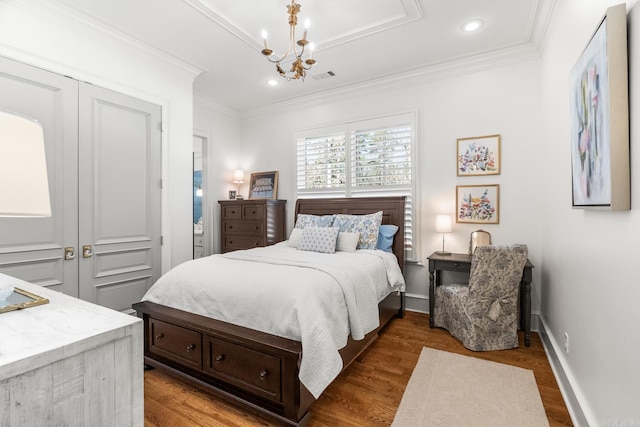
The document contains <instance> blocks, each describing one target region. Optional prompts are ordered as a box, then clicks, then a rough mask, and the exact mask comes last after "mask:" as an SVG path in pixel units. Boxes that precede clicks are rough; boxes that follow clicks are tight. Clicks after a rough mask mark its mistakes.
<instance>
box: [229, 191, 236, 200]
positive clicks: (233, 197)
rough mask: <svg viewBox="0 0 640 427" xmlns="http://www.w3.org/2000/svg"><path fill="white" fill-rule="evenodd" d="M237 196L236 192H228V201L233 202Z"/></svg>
mask: <svg viewBox="0 0 640 427" xmlns="http://www.w3.org/2000/svg"><path fill="white" fill-rule="evenodd" d="M237 195H238V191H237V190H229V200H235V199H236V196H237Z"/></svg>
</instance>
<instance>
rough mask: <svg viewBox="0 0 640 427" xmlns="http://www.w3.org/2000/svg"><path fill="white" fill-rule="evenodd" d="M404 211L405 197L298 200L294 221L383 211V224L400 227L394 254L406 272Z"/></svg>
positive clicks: (395, 240)
mask: <svg viewBox="0 0 640 427" xmlns="http://www.w3.org/2000/svg"><path fill="white" fill-rule="evenodd" d="M404 209H405V197H404V196H397V197H355V198H344V197H343V198H337V199H298V200H297V201H296V212H295V217H294V221H295V220H297V219H298V215H299V214H309V215H331V214H339V213H341V214H350V215H366V214H370V213H375V212H378V211H382V223H383V224H393V225H396V226H398V233H397V234H396V236H395V238H394V240H393V247H392V250H393V253H394V254H395V255H396V257H397V258H398V264H400V268H401V269H402V271H404V214H405V212H404Z"/></svg>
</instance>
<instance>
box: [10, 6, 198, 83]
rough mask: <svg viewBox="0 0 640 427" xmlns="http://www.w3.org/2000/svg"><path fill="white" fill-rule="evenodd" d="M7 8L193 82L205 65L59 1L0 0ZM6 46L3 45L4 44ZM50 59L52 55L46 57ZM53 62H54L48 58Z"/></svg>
mask: <svg viewBox="0 0 640 427" xmlns="http://www.w3.org/2000/svg"><path fill="white" fill-rule="evenodd" d="M0 3H4V4H6V5H8V6H10V7H13V8H15V9H17V10H20V11H22V12H23V13H26V14H28V15H33V16H37V17H39V18H41V19H43V20H45V21H46V22H49V23H54V24H55V25H58V26H60V27H61V28H64V29H66V30H68V31H70V32H73V33H75V34H77V37H78V38H80V39H88V40H90V41H92V42H93V43H97V44H103V45H106V46H109V47H110V48H112V49H114V50H116V51H120V52H122V53H123V54H124V55H126V56H130V57H133V58H136V59H138V60H140V61H143V62H146V63H148V64H150V65H152V66H153V67H155V68H158V69H161V70H163V71H165V72H167V73H170V74H172V75H174V76H177V77H179V78H181V79H184V80H187V81H189V82H193V80H194V79H195V78H196V77H197V76H198V75H199V74H201V73H203V72H204V71H206V70H205V69H204V68H202V67H199V66H197V65H194V64H190V63H188V62H186V61H184V60H182V59H180V58H177V57H175V56H173V55H170V54H168V53H166V52H164V51H162V50H160V49H157V48H155V47H153V46H151V45H148V44H146V43H143V42H141V41H139V40H137V39H135V38H134V37H132V36H130V35H128V34H125V33H123V32H121V31H118V30H116V29H114V28H113V27H109V26H108V25H106V24H104V23H102V22H100V21H99V20H97V19H95V18H92V17H90V16H87V15H84V14H82V13H80V12H77V11H76V10H74V9H72V8H70V7H68V6H66V5H63V4H61V3H58V2H52V1H47V0H29V1H28V2H25V1H21V0H0ZM5 46H6V45H5ZM46 59H47V60H49V61H51V58H46ZM51 62H52V63H55V61H51Z"/></svg>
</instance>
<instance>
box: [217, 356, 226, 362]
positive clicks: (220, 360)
mask: <svg viewBox="0 0 640 427" xmlns="http://www.w3.org/2000/svg"><path fill="white" fill-rule="evenodd" d="M223 360H224V354H219V355H217V356H216V362H218V363H220V362H222V361H223Z"/></svg>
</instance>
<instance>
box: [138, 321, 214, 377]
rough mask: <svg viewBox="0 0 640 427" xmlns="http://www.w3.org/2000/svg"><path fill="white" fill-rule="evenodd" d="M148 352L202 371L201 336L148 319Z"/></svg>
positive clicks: (188, 330)
mask: <svg viewBox="0 0 640 427" xmlns="http://www.w3.org/2000/svg"><path fill="white" fill-rule="evenodd" d="M149 322H150V325H149V337H148V340H149V341H148V342H149V347H148V349H149V352H150V353H155V354H157V355H159V356H163V357H166V358H169V359H171V360H173V361H176V362H178V363H180V364H183V365H185V366H190V367H192V368H198V369H202V334H201V333H199V332H196V331H192V330H191V329H186V328H181V327H180V326H176V325H172V324H171V323H166V322H163V321H161V320H158V319H153V318H150V319H149Z"/></svg>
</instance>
